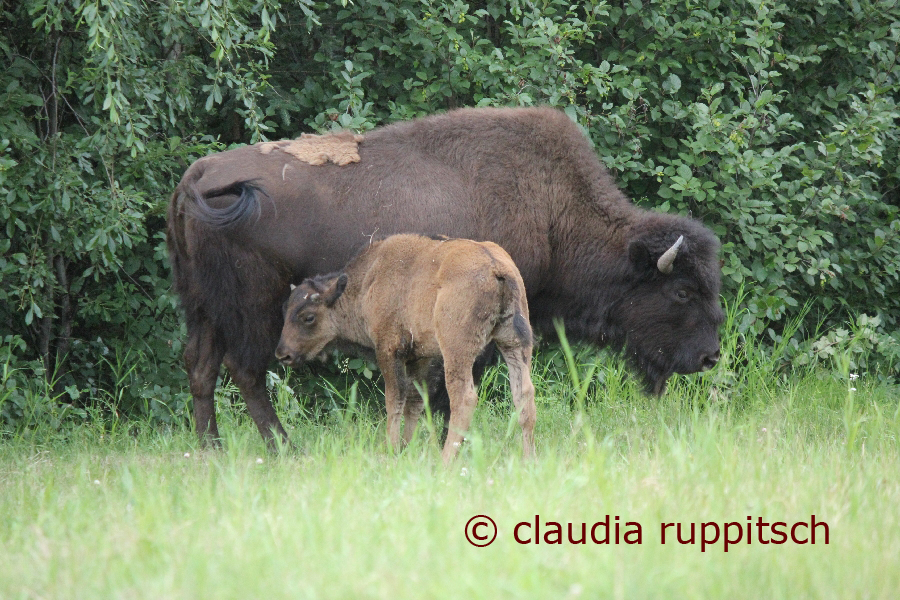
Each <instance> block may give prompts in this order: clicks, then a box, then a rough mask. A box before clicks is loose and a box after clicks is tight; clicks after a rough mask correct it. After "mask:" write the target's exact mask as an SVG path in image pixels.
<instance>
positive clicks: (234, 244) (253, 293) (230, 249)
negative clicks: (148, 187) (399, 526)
mask: <svg viewBox="0 0 900 600" xmlns="http://www.w3.org/2000/svg"><path fill="white" fill-rule="evenodd" d="M358 150H359V156H360V161H359V162H358V163H351V164H348V165H346V166H337V165H335V164H331V163H329V164H324V165H320V166H312V165H309V164H307V163H305V162H302V161H300V160H297V159H295V158H294V157H292V156H290V155H289V154H286V153H284V152H280V151H279V152H270V153H269V154H262V153H261V152H260V151H259V150H258V149H257V148H255V147H254V146H247V147H243V148H237V149H234V150H229V151H227V152H222V153H218V154H213V155H210V156H207V157H205V158H201V159H200V160H198V161H197V162H195V163H194V164H193V165H191V167H190V168H189V169H188V170H187V172H186V173H185V175H184V177H183V179H182V181H181V183H180V184H179V186H178V188H177V189H176V190H175V193H174V194H173V196H172V201H171V203H170V206H169V225H168V245H169V253H170V257H171V260H172V266H173V274H174V279H175V288H176V290H177V292H178V294H179V296H180V297H181V302H182V305H183V307H184V310H185V313H186V317H187V326H188V346H187V352H186V361H187V368H188V375H189V378H190V381H191V390H192V392H193V393H194V402H195V403H194V406H195V416H196V418H197V427H198V432H199V434H200V435H201V436H203V435H205V434H210V435H211V436H213V437H215V436H217V435H218V431H217V429H216V426H215V417H214V414H213V396H212V392H213V390H214V388H215V381H216V376H217V374H218V369H219V364H220V363H221V362H222V360H223V358H224V361H225V362H226V364H227V365H228V367H229V369H230V372H231V375H232V377H233V378H234V380H235V381H236V382H237V384H238V386H239V387H240V389H241V392H242V394H243V395H244V398H245V400H246V401H247V404H248V408H249V409H250V414H251V415H252V416H253V417H254V419H255V421H256V423H257V426H258V427H259V429H260V431H261V432H262V433H263V435H265V436H267V437H268V436H270V435H271V434H272V432H273V431H274V432H276V433H278V434H281V435H283V432H284V430H283V428H282V427H281V424H280V423H279V422H278V419H277V418H276V417H275V415H274V411H273V410H272V407H271V403H270V402H269V399H268V396H267V393H266V390H265V368H266V365H267V364H268V362H269V361H270V360H271V359H272V357H273V351H274V349H275V346H276V343H277V341H278V331H279V329H280V317H281V315H280V308H281V305H282V303H283V302H284V300H285V299H286V297H287V289H288V283H290V282H293V283H300V282H301V281H303V279H305V278H307V277H310V276H312V275H314V274H316V273H327V272H331V271H334V270H336V269H339V268H340V267H341V266H342V265H344V264H346V263H347V261H348V260H349V259H350V258H351V257H352V256H353V255H354V254H355V253H356V252H357V251H358V250H359V249H360V248H362V247H363V246H365V245H366V244H368V243H369V242H370V241H371V239H373V236H374V237H377V236H382V235H388V234H392V233H403V232H415V233H421V234H426V235H446V236H450V237H454V238H469V239H474V240H490V241H493V242H496V243H498V244H500V245H501V246H502V247H503V248H504V249H505V250H506V251H507V252H509V254H510V256H512V258H513V260H514V261H515V264H516V266H517V267H518V268H519V271H520V272H521V275H522V278H523V280H524V282H525V289H526V293H527V296H528V304H529V307H530V310H531V322H532V326H534V327H535V328H536V329H537V330H539V331H542V332H547V333H550V334H552V332H553V326H552V322H553V319H554V318H557V317H558V318H562V319H563V321H564V323H565V326H566V331H567V333H568V335H569V337H570V339H573V340H586V341H589V342H592V343H594V344H597V345H598V346H611V347H612V348H615V349H618V350H621V351H622V352H624V353H625V355H626V356H628V358H629V361H630V362H631V364H632V366H633V367H634V368H635V370H636V371H637V372H638V373H639V374H640V375H641V376H642V378H643V379H644V381H645V383H646V385H647V389H648V390H649V391H650V392H653V393H661V392H662V391H663V389H664V387H665V381H666V379H667V378H668V377H669V376H670V375H671V374H672V373H676V372H677V373H692V372H695V371H699V370H703V369H706V368H709V367H710V366H712V365H713V364H715V361H716V359H717V358H718V352H719V342H718V334H717V330H718V327H719V325H720V324H721V323H722V321H723V315H722V310H721V308H720V305H719V287H720V278H721V271H720V267H719V258H718V252H719V243H718V241H717V240H716V238H715V236H714V235H713V234H712V232H710V231H709V230H708V229H706V228H705V227H703V226H702V225H701V224H700V223H698V222H696V221H693V220H690V219H686V218H683V217H679V216H675V215H665V214H657V213H653V212H649V211H646V210H642V209H639V208H637V207H635V206H634V205H632V204H631V202H629V201H628V199H627V198H626V197H625V195H624V194H623V193H622V192H621V191H620V190H619V189H618V188H617V187H616V184H615V182H614V181H613V179H612V178H611V177H610V175H609V173H607V171H606V170H605V169H604V168H603V167H602V166H601V164H600V162H599V161H598V160H597V157H596V155H595V154H594V151H593V150H592V148H591V146H590V143H589V142H588V140H587V138H585V136H584V135H583V134H582V133H581V130H580V129H579V128H578V127H577V126H576V125H575V124H574V123H572V121H570V120H569V118H568V117H567V116H566V115H565V114H563V113H562V112H559V111H556V110H553V109H550V108H509V109H494V108H475V109H470V108H467V109H459V110H455V111H451V112H448V113H446V114H442V115H436V116H431V117H426V118H422V119H417V120H413V121H406V122H401V123H395V124H393V125H389V126H386V127H382V128H379V129H375V130H373V131H370V132H368V133H367V134H366V136H365V138H364V139H363V141H362V142H360V143H359V146H358ZM681 235H683V236H684V243H683V244H682V245H681V247H680V249H679V252H678V255H677V257H676V259H675V261H674V264H673V270H672V272H671V273H669V274H663V273H661V272H660V271H659V270H658V269H657V268H656V260H658V258H659V257H660V256H661V255H662V253H663V252H665V250H666V249H667V248H669V247H670V246H672V244H673V243H674V242H675V240H677V239H678V237H679V236H681ZM438 392H439V393H437V394H435V396H436V398H435V400H436V402H437V401H439V398H440V396H441V394H440V390H439V391H438Z"/></svg>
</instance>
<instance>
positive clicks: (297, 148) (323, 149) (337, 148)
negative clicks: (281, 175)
mask: <svg viewBox="0 0 900 600" xmlns="http://www.w3.org/2000/svg"><path fill="white" fill-rule="evenodd" d="M362 141H363V136H361V135H358V134H354V133H351V132H349V131H342V132H340V133H327V134H325V135H314V134H312V133H303V134H301V135H300V137H299V138H297V139H295V140H281V141H279V142H263V143H261V144H256V147H257V148H258V149H259V151H260V152H261V153H262V154H271V153H272V152H274V151H275V150H280V151H281V152H285V153H287V154H290V155H291V156H293V157H294V158H296V159H297V160H301V161H303V162H305V163H309V164H311V165H324V164H325V163H327V162H333V163H334V164H336V165H338V166H341V167H342V166H344V165H349V164H350V163H355V162H359V143H360V142H362Z"/></svg>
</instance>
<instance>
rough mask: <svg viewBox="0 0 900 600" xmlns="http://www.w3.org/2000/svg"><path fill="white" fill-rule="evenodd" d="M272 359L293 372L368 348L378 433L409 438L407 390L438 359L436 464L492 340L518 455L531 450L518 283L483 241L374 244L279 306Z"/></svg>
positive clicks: (402, 238) (449, 446) (462, 420)
mask: <svg viewBox="0 0 900 600" xmlns="http://www.w3.org/2000/svg"><path fill="white" fill-rule="evenodd" d="M284 314H285V320H284V328H283V329H282V331H281V340H280V341H279V343H278V348H277V349H276V351H275V355H276V356H277V357H278V360H280V361H281V362H282V363H284V364H287V365H295V364H298V363H301V362H303V361H304V360H311V359H313V358H315V357H316V356H318V355H320V354H321V353H322V352H323V351H324V350H325V349H326V347H328V346H329V345H338V344H340V345H345V346H346V345H354V346H360V347H363V348H368V349H373V350H374V351H375V359H376V361H377V362H378V366H379V368H381V373H382V375H383V376H384V388H385V389H384V396H385V403H386V404H387V416H388V420H387V432H388V438H389V439H390V442H391V444H392V445H393V446H394V448H399V447H400V419H401V416H403V417H405V419H406V423H405V426H404V432H403V441H404V443H408V442H409V440H410V439H412V435H413V432H414V431H415V428H416V423H417V421H418V420H419V417H420V416H421V414H422V409H423V401H422V398H421V397H420V396H419V393H418V392H417V391H416V388H415V386H414V385H413V382H414V381H422V380H424V378H425V374H426V373H427V372H428V368H429V366H430V365H431V363H432V362H433V361H435V360H439V359H440V358H441V357H443V360H444V375H445V378H446V383H447V391H448V393H449V396H450V426H449V432H448V434H447V441H446V443H445V444H444V451H443V458H444V462H450V461H451V460H452V459H453V457H454V456H455V455H456V452H457V450H458V449H459V445H460V442H461V441H462V439H463V435H464V434H465V432H466V430H467V429H468V428H469V424H470V423H471V421H472V413H473V412H474V411H475V405H476V403H477V402H478V394H477V392H476V389H475V382H474V381H473V379H472V365H473V363H474V362H475V359H476V358H477V357H478V355H479V354H481V352H482V350H484V348H485V347H486V346H487V345H488V344H489V343H490V342H492V341H493V342H495V343H496V345H497V348H498V349H499V350H500V352H501V354H502V355H503V358H504V360H506V364H507V365H509V381H510V387H511V389H512V397H513V403H514V404H515V408H516V410H517V411H519V424H520V425H521V426H522V441H523V445H524V452H525V456H526V457H531V456H532V455H533V453H534V437H533V431H534V422H535V412H536V411H535V405H534V386H533V385H532V383H531V376H530V372H531V348H532V334H531V326H530V325H529V323H528V304H527V302H526V300H525V284H524V283H523V282H522V277H521V275H520V274H519V271H518V269H517V268H516V266H515V264H514V263H513V261H512V259H511V258H510V257H509V254H507V253H506V251H504V250H503V248H501V247H500V246H498V245H497V244H494V243H491V242H473V241H471V240H460V239H437V240H435V239H430V238H427V237H423V236H419V235H411V234H403V235H395V236H391V237H388V238H386V239H384V240H382V241H378V242H375V243H373V244H372V245H370V246H369V247H368V248H366V249H365V250H364V251H363V252H362V253H361V254H360V255H358V256H357V257H356V258H354V259H353V260H351V261H350V263H349V264H348V265H347V266H346V267H345V268H344V270H343V271H342V272H339V273H332V274H330V275H320V276H318V277H315V278H312V279H306V280H304V281H303V282H302V283H301V284H300V285H299V286H296V287H294V288H293V291H292V292H291V296H290V298H289V299H288V301H287V303H286V305H285V311H284Z"/></svg>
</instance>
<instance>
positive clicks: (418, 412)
mask: <svg viewBox="0 0 900 600" xmlns="http://www.w3.org/2000/svg"><path fill="white" fill-rule="evenodd" d="M433 363H438V365H440V361H435V360H431V359H428V358H425V359H419V360H417V361H414V362H412V363H408V364H407V365H406V373H407V378H408V384H407V387H406V404H405V405H404V407H403V443H404V444H408V443H409V442H410V440H412V437H413V434H414V433H415V432H416V425H417V424H418V423H419V419H420V418H421V416H422V412H423V411H424V410H425V400H424V399H423V397H422V394H420V393H419V390H418V389H416V384H415V382H418V383H419V385H421V386H424V387H425V390H426V392H427V391H428V381H429V375H430V374H431V373H432V366H433ZM440 366H441V368H442V369H443V365H440ZM441 380H442V381H441V383H442V384H443V378H441ZM429 401H430V399H429Z"/></svg>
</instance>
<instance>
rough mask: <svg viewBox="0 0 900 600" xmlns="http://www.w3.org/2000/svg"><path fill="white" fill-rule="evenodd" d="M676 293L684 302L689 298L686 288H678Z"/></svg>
mask: <svg viewBox="0 0 900 600" xmlns="http://www.w3.org/2000/svg"><path fill="white" fill-rule="evenodd" d="M675 295H676V296H678V299H679V300H681V301H682V302H684V301H685V300H687V299H688V292H687V290H684V289H682V290H678V291H677V292H675Z"/></svg>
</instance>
